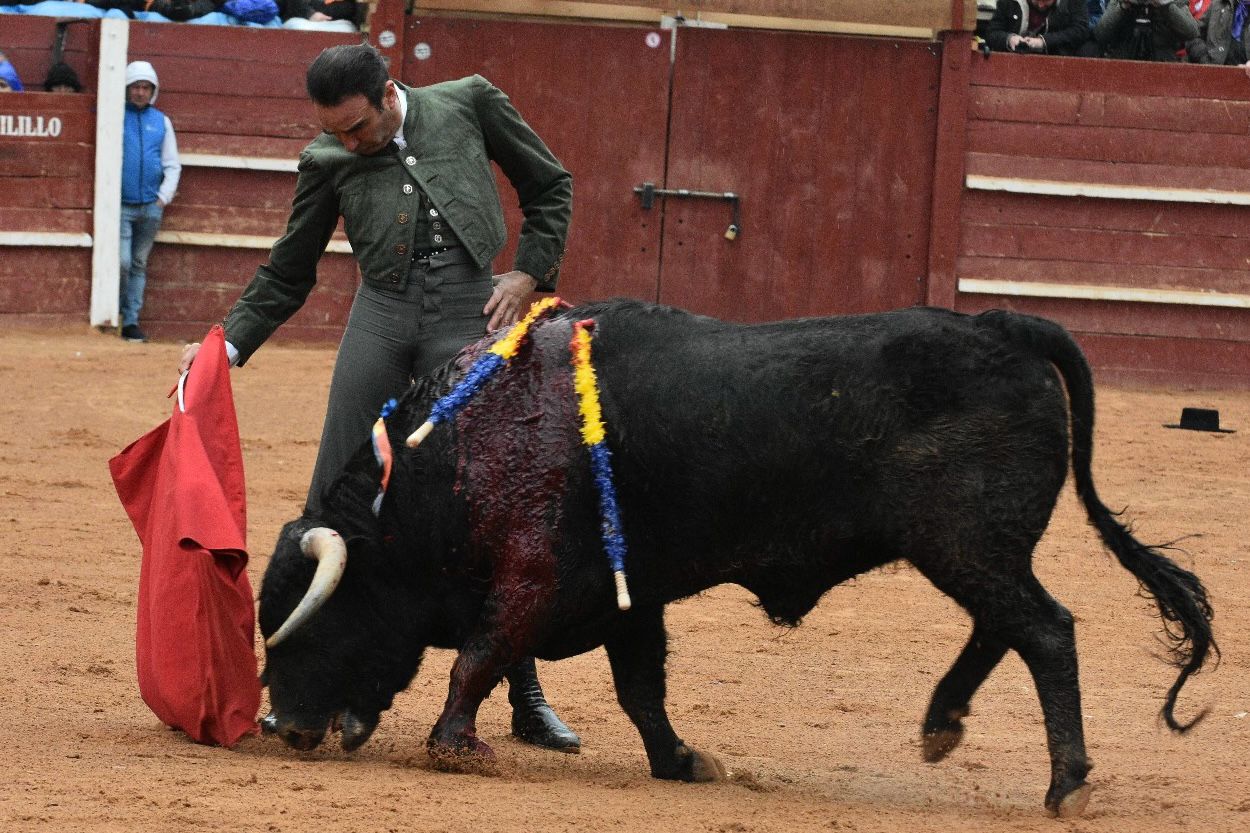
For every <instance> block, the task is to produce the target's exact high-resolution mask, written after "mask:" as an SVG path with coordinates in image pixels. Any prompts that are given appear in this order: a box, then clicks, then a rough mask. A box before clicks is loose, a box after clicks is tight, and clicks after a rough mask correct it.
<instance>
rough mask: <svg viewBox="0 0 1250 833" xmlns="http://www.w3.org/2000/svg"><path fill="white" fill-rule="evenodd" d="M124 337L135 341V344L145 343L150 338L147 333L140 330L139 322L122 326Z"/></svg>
mask: <svg viewBox="0 0 1250 833" xmlns="http://www.w3.org/2000/svg"><path fill="white" fill-rule="evenodd" d="M122 338H124V339H125V340H126V341H133V342H134V343H135V344H144V343H146V342H147V340H148V336H147V333H145V332H143V330H140V329H139V325H138V324H127V325H126V326H125V327H122Z"/></svg>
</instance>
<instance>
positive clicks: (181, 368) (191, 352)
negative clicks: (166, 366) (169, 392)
mask: <svg viewBox="0 0 1250 833" xmlns="http://www.w3.org/2000/svg"><path fill="white" fill-rule="evenodd" d="M198 352H200V343H199V342H198V341H193V342H191V343H190V344H188V345H187V346H186V347H183V348H182V358H181V359H179V361H178V375H179V376H181V375H182V374H184V373H186V372H187V371H188V370H190V369H191V362H193V361H195V354H196V353H198Z"/></svg>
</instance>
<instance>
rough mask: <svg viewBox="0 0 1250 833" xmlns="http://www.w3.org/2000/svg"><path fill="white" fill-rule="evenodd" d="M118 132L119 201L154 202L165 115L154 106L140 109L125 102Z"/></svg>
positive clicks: (163, 176) (158, 178)
mask: <svg viewBox="0 0 1250 833" xmlns="http://www.w3.org/2000/svg"><path fill="white" fill-rule="evenodd" d="M125 119H126V121H125V129H124V130H123V131H122V136H123V138H122V202H124V203H148V202H156V194H157V192H158V191H159V190H160V187H161V180H163V179H164V178H165V172H164V171H163V170H162V169H161V143H162V142H164V141H165V114H164V113H162V112H161V111H160V110H157V109H156V108H155V107H152V106H148V107H144V108H143V109H142V110H139V109H137V108H135V106H134V105H133V104H130V103H127V104H126V116H125Z"/></svg>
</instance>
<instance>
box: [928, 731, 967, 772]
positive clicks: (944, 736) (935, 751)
mask: <svg viewBox="0 0 1250 833" xmlns="http://www.w3.org/2000/svg"><path fill="white" fill-rule="evenodd" d="M963 739H964V728H963V726H957V727H955V728H954V729H942V730H940V731H937V732H931V733H929V734H926V735H925V736H924V737H923V738H922V741H923V743H924V747H923V752H922V754H923V755H924V759H925V762H926V763H930V764H936V763H937V762H938V761H940V760H942V759H943V758H945V757H946V756H947V755H949V754H950V753H951V750H953V749H954V748H955V747H956V746H958V745H959V742H960V741H962V740H963Z"/></svg>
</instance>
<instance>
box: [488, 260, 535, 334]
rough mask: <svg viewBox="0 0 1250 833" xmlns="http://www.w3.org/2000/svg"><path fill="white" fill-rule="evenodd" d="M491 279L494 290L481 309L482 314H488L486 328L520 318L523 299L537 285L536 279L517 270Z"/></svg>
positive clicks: (494, 327) (512, 322)
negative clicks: (488, 319) (488, 318)
mask: <svg viewBox="0 0 1250 833" xmlns="http://www.w3.org/2000/svg"><path fill="white" fill-rule="evenodd" d="M492 280H493V281H494V284H495V291H494V292H493V293H491V296H490V300H489V301H487V302H486V306H485V307H484V308H483V309H482V315H489V316H490V321H489V322H488V323H487V325H486V328H487V329H488V330H498V329H499V328H500V327H508V326H511V325H512V324H515V323H516V322H517V321H518V320H519V319H520V318H521V314H522V311H523V309H524V306H525V300H526V299H527V298H528V297H529V295H530V293H531V292H533V291H534V287H536V286H538V280H537V279H536V278H534V276H533V275H528V274H526V273H525V272H521V271H519V270H513V271H511V272H506V273H504V274H502V275H496V276H495V277H494V278H493V279H492Z"/></svg>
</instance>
